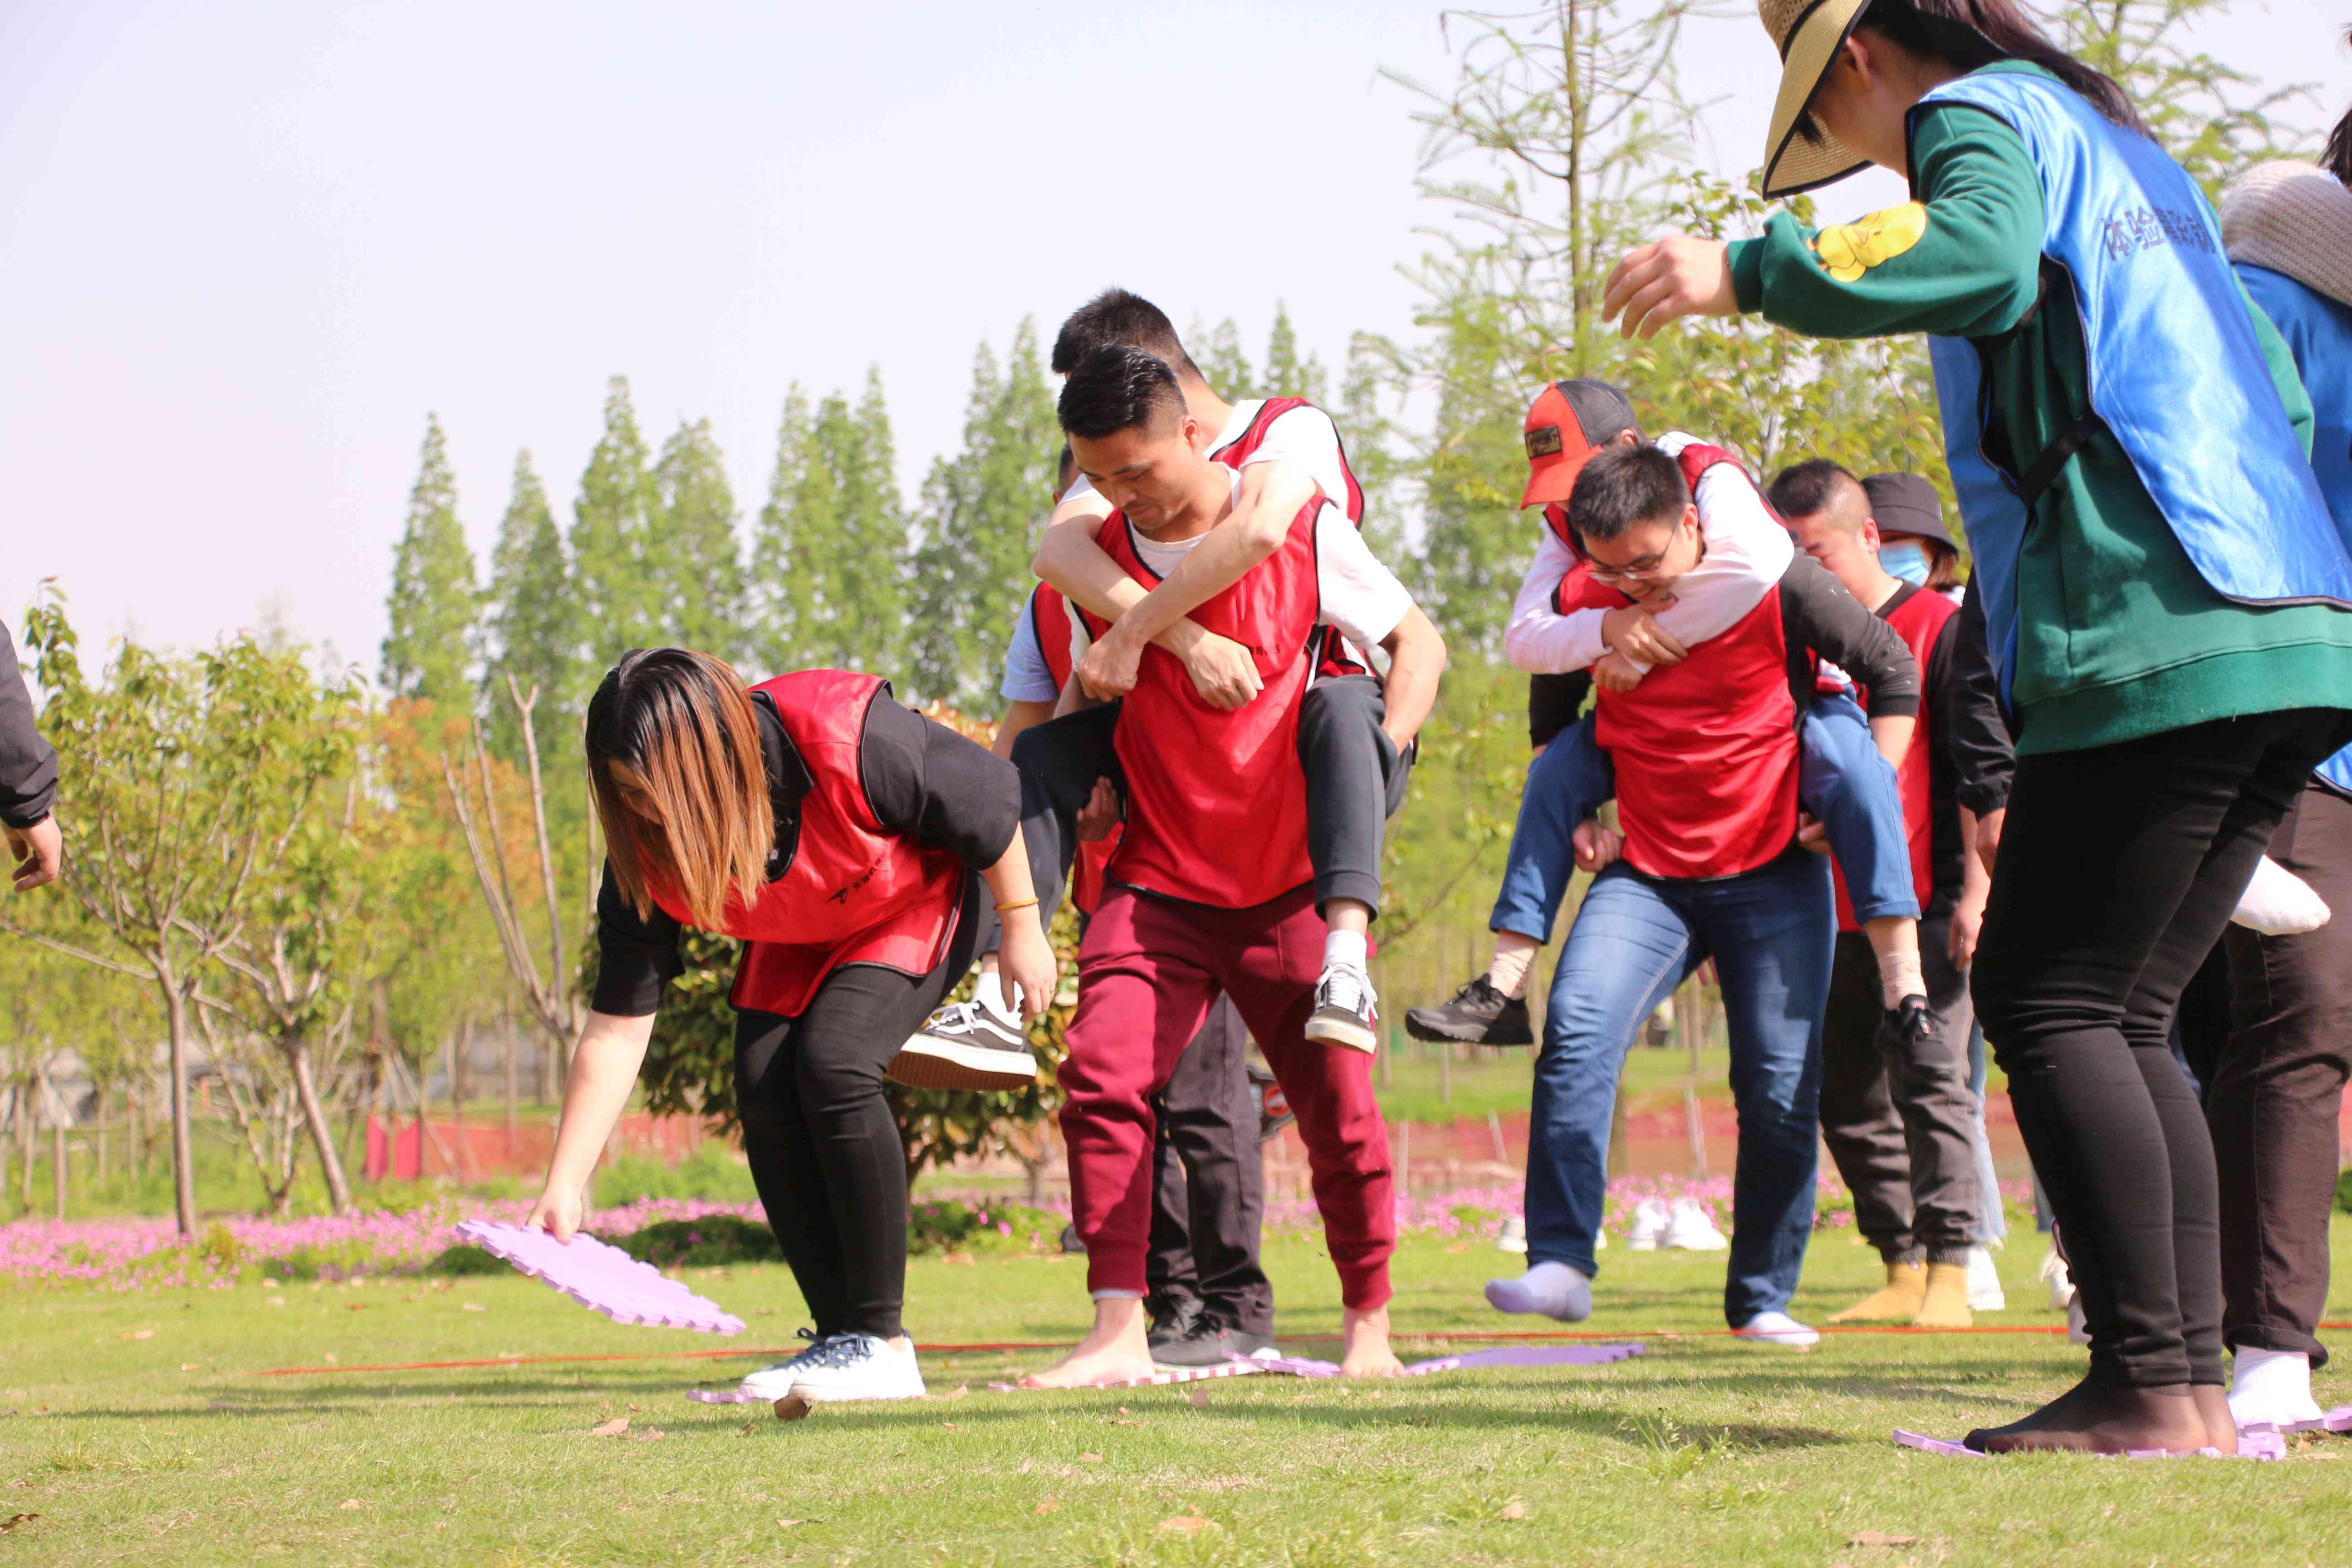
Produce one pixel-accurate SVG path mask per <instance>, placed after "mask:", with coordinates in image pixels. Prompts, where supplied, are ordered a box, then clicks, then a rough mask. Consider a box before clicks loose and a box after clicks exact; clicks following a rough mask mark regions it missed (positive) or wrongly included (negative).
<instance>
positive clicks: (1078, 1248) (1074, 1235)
mask: <svg viewBox="0 0 2352 1568" xmlns="http://www.w3.org/2000/svg"><path fill="white" fill-rule="evenodd" d="M1059 1245H1060V1247H1061V1248H1062V1250H1063V1251H1064V1252H1066V1253H1069V1254H1070V1255H1071V1256H1073V1257H1076V1258H1084V1257H1085V1256H1086V1255H1087V1244H1086V1243H1085V1242H1083V1241H1080V1240H1079V1239H1078V1227H1077V1226H1075V1225H1066V1226H1063V1227H1062V1239H1061V1241H1060V1243H1059Z"/></svg>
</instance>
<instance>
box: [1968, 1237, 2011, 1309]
mask: <svg viewBox="0 0 2352 1568" xmlns="http://www.w3.org/2000/svg"><path fill="white" fill-rule="evenodd" d="M2007 1310H2009V1296H2008V1294H2007V1292H2005V1291H2003V1290H2002V1289H2001V1288H2000V1269H1998V1268H1994V1267H1993V1262H1992V1248H1991V1247H1969V1311H1971V1312H2005V1311H2007Z"/></svg>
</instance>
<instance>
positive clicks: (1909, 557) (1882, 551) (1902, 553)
mask: <svg viewBox="0 0 2352 1568" xmlns="http://www.w3.org/2000/svg"><path fill="white" fill-rule="evenodd" d="M1878 564H1879V566H1880V568H1881V569H1882V570H1883V571H1885V574H1887V575H1888V576H1890V577H1900V578H1902V579H1903V581H1905V582H1906V583H1908V584H1911V585H1912V586H1914V587H1916V588H1924V587H1926V586H1927V549H1926V547H1925V546H1923V545H1917V544H1914V543H1912V542H1910V541H1909V540H1907V539H1903V540H1897V541H1895V542H1894V543H1891V544H1882V545H1880V546H1879V547H1878Z"/></svg>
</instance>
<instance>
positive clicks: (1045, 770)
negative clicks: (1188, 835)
mask: <svg viewBox="0 0 2352 1568" xmlns="http://www.w3.org/2000/svg"><path fill="white" fill-rule="evenodd" d="M1386 714H1387V707H1386V704H1385V702H1384V701H1383V700H1382V697H1381V683H1380V681H1379V680H1378V679H1375V678H1374V677H1372V676H1369V675H1349V676H1342V677H1340V678H1339V679H1333V680H1324V681H1318V682H1317V683H1316V684H1315V685H1314V686H1311V687H1309V688H1308V689H1307V696H1306V697H1305V699H1304V700H1302V701H1301V703H1300V705H1299V710H1298V761H1299V765H1300V767H1301V768H1302V769H1303V770H1304V772H1305V773H1306V775H1307V858H1308V859H1309V860H1310V861H1311V862H1312V863H1313V865H1314V868H1315V902H1316V906H1317V907H1318V909H1319V908H1321V906H1322V905H1323V904H1324V903H1326V902H1327V901H1328V900H1332V899H1343V898H1344V899H1356V900H1360V901H1362V902H1363V903H1366V904H1369V905H1370V906H1371V910H1372V912H1373V913H1374V914H1375V915H1377V914H1379V913H1380V909H1381V843H1382V840H1383V838H1384V837H1385V836H1386V834H1387V831H1388V819H1389V818H1390V817H1391V816H1395V815H1396V813H1397V812H1398V810H1399V809H1400V808H1401V807H1402V805H1404V797H1405V791H1406V788H1407V786H1408V785H1409V784H1411V782H1412V757H1411V756H1410V755H1400V754H1399V753H1398V752H1397V749H1396V746H1395V744H1394V742H1391V741H1390V739H1389V738H1388V734H1387V732H1386V731H1383V730H1381V719H1382V718H1384V717H1385V716H1386ZM1117 727H1118V703H1116V702H1113V703H1109V704H1108V705H1106V706H1104V707H1100V708H1089V709H1087V710H1083V711H1081V712H1076V713H1067V714H1065V715H1063V716H1062V717H1061V718H1059V719H1055V720H1052V721H1048V722H1046V723H1044V724H1035V725H1032V726H1031V727H1030V728H1028V729H1026V730H1024V731H1021V736H1020V738H1019V739H1018V740H1016V741H1014V742H1013V763H1015V764H1016V765H1017V766H1018V767H1019V768H1020V769H1021V837H1022V841H1023V842H1024V844H1025V845H1026V846H1027V847H1028V850H1029V875H1030V879H1032V880H1033V881H1034V882H1035V884H1036V887H1037V892H1038V897H1039V898H1040V899H1041V900H1044V901H1045V908H1046V909H1047V910H1052V909H1053V908H1055V906H1056V905H1057V904H1059V903H1060V901H1061V889H1062V887H1063V885H1064V884H1065V883H1066V882H1067V881H1068V879H1069V875H1070V862H1071V860H1072V859H1073V858H1075V857H1076V854H1077V842H1076V833H1075V831H1074V828H1073V826H1072V825H1073V824H1074V823H1075V821H1076V817H1077V814H1078V810H1079V808H1080V807H1081V806H1083V805H1086V803H1087V796H1088V795H1091V794H1093V793H1094V787H1095V781H1096V780H1097V779H1098V778H1107V779H1109V780H1110V781H1111V782H1112V783H1113V784H1118V785H1120V786H1121V787H1122V788H1124V786H1125V784H1126V776H1125V774H1124V773H1123V772H1122V771H1121V769H1120V767H1119V762H1118V752H1117V751H1116V750H1115V749H1114V747H1113V745H1112V739H1111V737H1112V732H1113V731H1114V730H1116V728H1117ZM1049 893H1050V895H1051V896H1050V897H1048V894H1049Z"/></svg>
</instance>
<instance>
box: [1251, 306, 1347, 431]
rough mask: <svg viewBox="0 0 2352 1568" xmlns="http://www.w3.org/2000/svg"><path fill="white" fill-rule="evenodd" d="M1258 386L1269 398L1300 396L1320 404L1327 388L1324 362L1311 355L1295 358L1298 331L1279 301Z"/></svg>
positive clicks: (1296, 354)
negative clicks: (1293, 327)
mask: <svg viewBox="0 0 2352 1568" xmlns="http://www.w3.org/2000/svg"><path fill="white" fill-rule="evenodd" d="M1257 389H1258V390H1259V391H1260V392H1263V393H1264V394H1265V395H1266V396H1268V397H1303V398H1305V399H1307V401H1308V402H1309V403H1314V404H1318V405H1319V404H1320V403H1321V402H1322V401H1323V395H1324V394H1325V393H1326V392H1328V391H1329V390H1330V388H1329V384H1328V378H1327V377H1326V376H1325V375H1324V374H1323V362H1322V361H1320V360H1318V359H1317V358H1316V357H1315V356H1314V355H1313V354H1308V355H1307V357H1306V358H1305V359H1303V360H1302V359H1300V358H1299V357H1298V333H1297V331H1294V330H1293V329H1292V327H1291V325H1290V311H1289V310H1287V309H1286V308H1285V307H1284V305H1283V303H1282V301H1280V300H1276V301H1275V306H1274V330H1273V331H1271V332H1269V333H1268V334H1267V335H1266V343H1265V374H1262V375H1260V376H1259V377H1258V385H1257Z"/></svg>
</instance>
